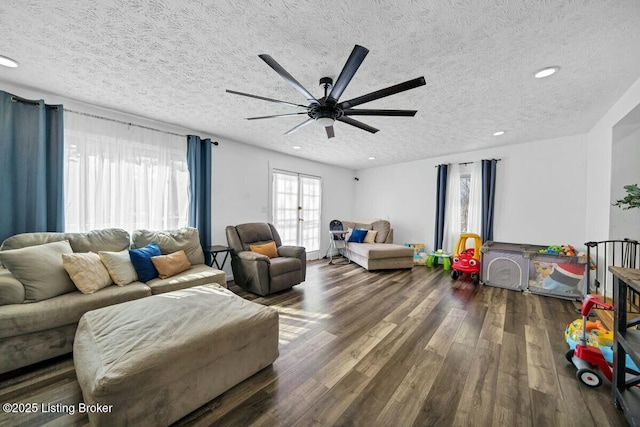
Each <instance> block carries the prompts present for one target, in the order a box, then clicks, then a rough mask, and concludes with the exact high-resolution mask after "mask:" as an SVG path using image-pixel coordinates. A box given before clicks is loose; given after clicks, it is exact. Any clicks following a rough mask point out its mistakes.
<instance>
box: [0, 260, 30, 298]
mask: <svg viewBox="0 0 640 427" xmlns="http://www.w3.org/2000/svg"><path fill="white" fill-rule="evenodd" d="M24 297H25V294H24V285H23V284H22V283H21V282H20V281H19V280H18V279H16V278H15V277H14V276H13V274H11V272H10V271H9V270H7V269H6V268H0V305H7V304H22V303H23V302H24Z"/></svg>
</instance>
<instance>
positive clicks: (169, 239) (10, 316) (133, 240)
mask: <svg viewBox="0 0 640 427" xmlns="http://www.w3.org/2000/svg"><path fill="white" fill-rule="evenodd" d="M65 241H68V243H69V245H70V248H71V250H72V251H73V253H87V252H95V253H98V252H99V251H108V252H119V251H124V250H127V249H130V248H140V247H143V246H145V245H147V244H148V243H149V242H151V241H155V242H156V243H157V244H158V246H159V248H160V250H161V252H162V254H169V253H173V252H175V251H179V250H184V251H185V254H186V256H187V258H188V260H189V262H190V264H191V267H190V268H189V269H188V270H186V271H183V272H181V273H178V274H176V275H174V276H171V277H169V278H166V279H161V278H155V279H152V280H150V281H148V282H147V283H142V282H138V281H134V282H132V283H129V284H127V285H125V286H117V285H115V284H111V285H109V286H106V287H105V288H102V289H100V290H98V291H96V292H95V293H91V294H84V293H81V292H80V291H78V290H77V289H74V288H73V285H72V287H71V288H70V287H69V285H68V283H66V282H65V280H66V281H68V280H69V277H68V276H67V277H66V279H64V275H65V274H66V272H65V271H64V269H63V268H62V265H55V266H54V267H52V266H51V264H55V262H51V261H50V259H53V258H56V257H55V256H54V257H53V258H49V257H50V256H51V253H45V251H42V254H41V253H40V252H39V251H40V248H44V247H50V246H51V245H46V244H50V243H54V242H65ZM43 245H46V246H43ZM54 246H55V245H54ZM23 248H30V249H29V250H27V251H25V252H24V255H23V252H16V251H15V250H19V249H23ZM3 253H4V254H5V255H7V254H11V255H12V256H15V255H16V254H18V255H20V256H21V257H23V259H25V260H28V261H29V262H28V263H26V267H24V268H25V269H28V270H29V271H23V272H22V273H24V274H29V275H32V276H34V275H35V276H37V275H38V274H40V275H41V276H44V277H42V278H41V280H39V281H36V282H30V283H29V284H28V285H27V284H23V283H22V282H21V281H19V280H18V279H16V277H15V276H14V275H13V274H12V273H11V271H10V270H9V269H7V268H0V373H5V372H8V371H12V370H14V369H17V368H21V367H23V366H27V365H31V364H33V363H37V362H40V361H43V360H47V359H50V358H52V357H56V356H59V355H63V354H67V353H71V351H72V348H73V339H74V336H75V333H76V328H77V325H78V321H79V320H80V318H81V317H82V315H83V314H84V313H86V312H87V311H90V310H94V309H98V308H101V307H106V306H110V305H114V304H119V303H122V302H125V301H131V300H135V299H139V298H144V297H147V296H150V295H153V294H159V293H164V292H169V291H174V290H179V289H185V288H188V287H193V286H199V285H203V284H208V283H218V284H220V285H222V286H224V287H226V275H225V273H224V272H223V271H220V270H217V269H214V268H211V267H209V266H208V265H206V264H205V263H204V261H205V259H204V254H203V252H202V248H201V246H200V240H199V236H198V231H197V229H195V228H184V229H180V230H172V231H149V230H137V231H135V232H134V233H133V235H132V236H129V233H127V232H126V231H124V230H120V229H104V230H95V231H91V232H88V233H25V234H19V235H15V236H12V237H10V238H8V239H6V240H5V241H4V242H3V243H2V246H0V262H2V259H3V258H2V256H3ZM54 255H55V253H54ZM58 256H60V255H58ZM14 272H15V268H14ZM21 277H22V276H21ZM61 278H62V279H61ZM62 282H65V283H62ZM71 283H72V284H73V282H71Z"/></svg>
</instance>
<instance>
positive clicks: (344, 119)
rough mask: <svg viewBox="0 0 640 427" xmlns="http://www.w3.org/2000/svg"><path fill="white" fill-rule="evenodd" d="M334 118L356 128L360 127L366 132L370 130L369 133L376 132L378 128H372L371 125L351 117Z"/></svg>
mask: <svg viewBox="0 0 640 427" xmlns="http://www.w3.org/2000/svg"><path fill="white" fill-rule="evenodd" d="M336 120H338V121H341V122H343V123H346V124H348V125H351V126H355V127H357V128H360V129H362V130H366V131H367V132H371V133H376V132H378V130H379V129H376V128H374V127H373V126H369V125H366V124H364V123H362V122H359V121H358V120H354V119H352V118H351V117H339V118H337V119H336Z"/></svg>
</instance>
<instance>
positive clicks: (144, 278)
mask: <svg viewBox="0 0 640 427" xmlns="http://www.w3.org/2000/svg"><path fill="white" fill-rule="evenodd" d="M160 255H162V254H161V253H160V248H159V247H158V244H157V243H156V242H151V243H149V244H148V245H147V246H145V247H143V248H139V249H131V250H129V257H130V258H131V264H133V268H135V270H136V273H138V280H139V281H141V282H148V281H149V280H151V279H155V278H156V277H158V270H156V267H155V266H154V265H153V262H152V261H151V257H152V256H160Z"/></svg>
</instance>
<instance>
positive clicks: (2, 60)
mask: <svg viewBox="0 0 640 427" xmlns="http://www.w3.org/2000/svg"><path fill="white" fill-rule="evenodd" d="M0 65H4V66H5V67H9V68H16V67H17V66H18V61H14V60H13V59H11V58H7V57H6V56H2V55H0Z"/></svg>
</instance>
